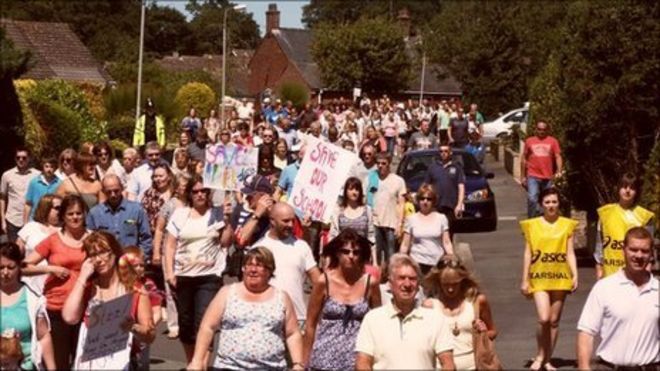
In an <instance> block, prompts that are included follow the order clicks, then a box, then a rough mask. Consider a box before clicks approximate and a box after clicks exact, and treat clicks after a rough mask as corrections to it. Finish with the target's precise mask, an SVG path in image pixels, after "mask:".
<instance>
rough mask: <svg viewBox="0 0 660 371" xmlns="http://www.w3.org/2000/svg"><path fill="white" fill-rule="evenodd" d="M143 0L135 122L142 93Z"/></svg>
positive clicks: (143, 3) (143, 1) (138, 117)
mask: <svg viewBox="0 0 660 371" xmlns="http://www.w3.org/2000/svg"><path fill="white" fill-rule="evenodd" d="M145 2H146V1H145V0H142V1H140V3H141V4H142V11H141V15H140V49H139V52H138V79H137V102H136V103H135V122H137V120H139V119H140V98H141V95H142V54H143V51H144V16H145V10H146V5H145Z"/></svg>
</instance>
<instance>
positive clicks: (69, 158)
mask: <svg viewBox="0 0 660 371" xmlns="http://www.w3.org/2000/svg"><path fill="white" fill-rule="evenodd" d="M71 161H73V159H72V158H71V157H68V158H63V159H62V162H71Z"/></svg>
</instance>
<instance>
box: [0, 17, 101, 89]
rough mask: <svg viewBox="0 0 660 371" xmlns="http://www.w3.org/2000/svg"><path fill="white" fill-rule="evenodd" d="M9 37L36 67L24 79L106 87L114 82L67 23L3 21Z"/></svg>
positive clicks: (1, 22) (3, 26)
mask: <svg viewBox="0 0 660 371" xmlns="http://www.w3.org/2000/svg"><path fill="white" fill-rule="evenodd" d="M0 25H1V26H2V28H3V29H4V30H5V32H6V36H7V38H8V39H9V40H11V41H12V42H13V43H14V46H16V47H17V48H19V49H23V50H29V51H30V52H31V53H32V58H33V59H34V61H35V63H34V65H33V67H32V68H30V70H28V71H27V72H26V73H25V74H24V75H22V76H21V78H22V79H34V80H44V79H62V80H67V81H71V82H77V83H82V82H85V83H91V84H95V85H102V86H105V85H107V84H108V83H110V82H111V80H112V78H111V77H110V75H109V74H108V73H107V72H106V71H105V70H104V69H103V67H102V66H101V64H99V63H98V62H97V61H96V59H94V56H93V55H92V53H91V52H90V51H89V49H87V47H86V46H85V45H84V44H83V43H82V41H80V39H79V38H78V36H77V35H76V34H75V33H74V32H73V30H71V27H69V25H68V24H67V23H55V22H32V21H15V20H11V19H4V18H3V19H0Z"/></svg>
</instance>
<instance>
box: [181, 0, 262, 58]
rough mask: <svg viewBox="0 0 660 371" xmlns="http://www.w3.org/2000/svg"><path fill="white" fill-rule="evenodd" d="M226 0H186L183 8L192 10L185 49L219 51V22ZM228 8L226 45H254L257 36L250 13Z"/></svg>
mask: <svg viewBox="0 0 660 371" xmlns="http://www.w3.org/2000/svg"><path fill="white" fill-rule="evenodd" d="M233 5H234V4H231V3H229V1H228V0H207V1H204V2H200V1H197V0H189V1H188V4H187V5H186V10H188V11H189V12H190V14H192V20H191V21H190V24H189V27H190V40H191V42H190V43H189V48H188V49H186V53H192V54H203V53H208V54H222V22H223V17H224V12H225V9H227V8H228V7H231V6H233ZM228 12H230V13H229V14H228V15H227V29H228V31H229V33H228V35H227V47H231V48H235V49H254V48H255V47H256V46H257V44H258V43H259V40H260V39H261V37H260V36H259V26H258V25H257V23H256V22H255V21H254V19H252V14H248V13H240V12H234V11H232V10H228Z"/></svg>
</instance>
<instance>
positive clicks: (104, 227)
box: [87, 199, 152, 260]
mask: <svg viewBox="0 0 660 371" xmlns="http://www.w3.org/2000/svg"><path fill="white" fill-rule="evenodd" d="M87 228H88V229H91V230H95V231H106V232H110V233H112V234H114V235H115V237H117V240H118V241H119V243H120V244H121V245H122V246H123V247H126V246H131V245H133V246H138V247H139V248H140V249H142V251H143V252H144V256H145V260H150V259H151V251H152V239H151V230H150V229H149V218H148V217H147V213H146V212H145V211H144V209H143V208H142V205H141V204H139V203H138V202H135V201H129V200H127V199H123V200H122V201H121V203H120V204H119V206H118V207H117V209H116V210H113V209H112V208H111V207H110V205H108V203H107V202H104V203H102V204H98V205H96V206H94V207H93V208H92V210H90V211H89V214H87Z"/></svg>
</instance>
